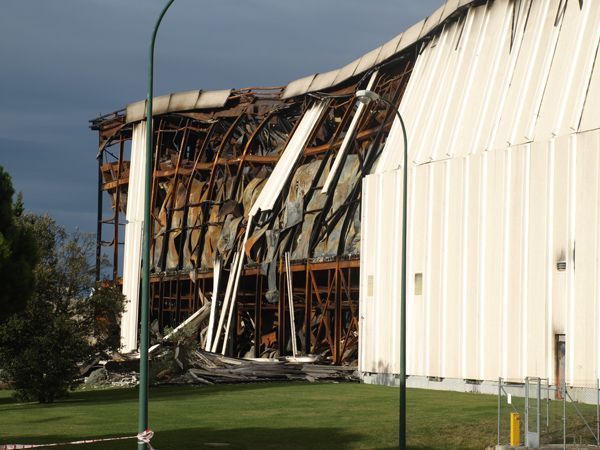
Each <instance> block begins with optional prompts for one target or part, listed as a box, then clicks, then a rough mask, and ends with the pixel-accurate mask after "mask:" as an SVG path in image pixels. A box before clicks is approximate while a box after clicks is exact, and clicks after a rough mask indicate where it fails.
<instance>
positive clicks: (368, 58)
mask: <svg viewBox="0 0 600 450" xmlns="http://www.w3.org/2000/svg"><path fill="white" fill-rule="evenodd" d="M380 52H381V47H378V48H376V49H375V50H371V51H370V52H369V53H367V54H366V55H364V56H363V57H362V58H360V61H359V63H358V66H357V67H356V70H355V71H354V75H358V74H359V73H363V72H366V71H367V70H369V69H370V68H371V67H373V66H375V64H376V63H377V57H378V56H379V53H380Z"/></svg>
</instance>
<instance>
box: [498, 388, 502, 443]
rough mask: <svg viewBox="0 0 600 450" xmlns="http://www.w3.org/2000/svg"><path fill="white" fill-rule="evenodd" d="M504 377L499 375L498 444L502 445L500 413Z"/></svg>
mask: <svg viewBox="0 0 600 450" xmlns="http://www.w3.org/2000/svg"><path fill="white" fill-rule="evenodd" d="M501 398H502V377H498V445H500V415H501V412H502V411H501V410H502V404H501Z"/></svg>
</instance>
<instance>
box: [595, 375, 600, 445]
mask: <svg viewBox="0 0 600 450" xmlns="http://www.w3.org/2000/svg"><path fill="white" fill-rule="evenodd" d="M596 445H600V380H598V378H596Z"/></svg>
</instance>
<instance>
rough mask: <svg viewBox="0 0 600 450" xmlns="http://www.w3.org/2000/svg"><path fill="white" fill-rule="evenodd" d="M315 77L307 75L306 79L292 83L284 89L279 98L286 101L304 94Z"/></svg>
mask: <svg viewBox="0 0 600 450" xmlns="http://www.w3.org/2000/svg"><path fill="white" fill-rule="evenodd" d="M315 76H316V75H309V76H307V77H304V78H300V79H298V80H295V81H292V82H291V83H289V84H288V85H287V86H286V87H285V90H284V91H283V95H282V96H281V98H283V99H286V98H290V97H295V96H296V95H302V94H306V93H307V92H308V88H309V87H310V84H311V83H312V81H313V79H314V78H315Z"/></svg>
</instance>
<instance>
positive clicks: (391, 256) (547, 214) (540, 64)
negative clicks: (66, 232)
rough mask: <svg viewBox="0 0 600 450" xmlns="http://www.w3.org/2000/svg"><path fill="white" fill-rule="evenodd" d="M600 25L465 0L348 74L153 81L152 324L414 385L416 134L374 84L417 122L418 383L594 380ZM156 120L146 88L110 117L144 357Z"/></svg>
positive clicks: (103, 171)
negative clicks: (191, 85) (214, 85)
mask: <svg viewBox="0 0 600 450" xmlns="http://www.w3.org/2000/svg"><path fill="white" fill-rule="evenodd" d="M599 40H600V3H599V2H596V1H594V0H579V1H575V0H495V1H492V0H488V1H485V0H477V1H469V0H448V1H447V2H446V4H445V5H443V6H442V7H441V8H440V9H438V10H437V11H436V12H435V13H433V14H432V15H431V16H429V17H428V18H427V19H425V20H423V21H422V22H420V23H418V24H416V25H414V26H413V27H411V28H409V29H408V30H406V31H404V32H403V33H401V34H400V35H398V36H397V37H395V38H394V39H392V40H391V41H389V42H387V43H386V44H384V45H383V46H381V47H379V48H377V49H375V50H373V51H371V52H369V53H367V54H366V55H364V56H362V57H360V58H358V59H357V60H355V61H353V62H351V63H350V64H348V65H347V66H345V67H343V68H341V69H339V70H333V71H330V72H326V73H320V74H316V75H311V76H308V77H304V78H301V79H299V80H296V81H293V82H291V83H289V84H288V85H286V86H283V87H269V88H247V89H238V90H223V91H191V92H181V93H175V94H170V95H165V96H161V97H156V98H155V99H154V108H153V116H154V118H155V120H154V135H153V136H154V137H153V145H152V148H153V157H154V159H153V160H154V166H153V179H152V202H151V204H152V218H153V221H152V249H151V254H152V256H151V260H152V265H151V272H152V275H151V280H150V282H151V293H150V296H151V298H150V302H151V303H150V311H151V318H152V320H154V321H155V324H156V325H157V327H158V328H160V329H164V328H167V327H169V328H174V327H176V326H178V325H179V324H181V323H183V322H185V321H186V320H189V318H190V317H193V316H194V315H198V314H199V313H202V319H203V322H202V326H201V329H200V338H201V345H202V346H203V347H204V348H205V349H208V350H212V351H216V352H221V353H223V354H230V355H234V356H242V357H243V356H251V357H272V356H283V355H291V354H296V353H298V354H303V355H320V356H321V357H323V358H325V359H329V360H331V361H332V362H334V363H336V364H344V363H348V364H351V363H356V362H358V364H359V370H360V372H361V373H362V375H363V378H364V379H365V381H368V382H376V383H386V384H390V383H394V380H395V378H396V377H397V374H398V373H399V324H400V317H399V314H400V308H399V302H400V298H399V291H400V289H399V286H400V280H401V276H402V273H401V271H400V255H401V241H400V230H401V226H402V223H401V217H402V216H401V211H402V206H403V205H402V200H401V195H400V192H401V190H402V177H401V168H402V167H403V164H404V161H402V152H403V147H402V145H403V144H402V133H401V127H400V123H399V121H398V119H397V118H396V114H395V113H396V111H394V109H393V108H388V107H387V106H385V105H382V104H378V103H374V102H373V103H370V104H368V105H364V104H361V103H359V102H358V101H357V99H356V97H355V92H356V91H357V90H358V89H369V90H372V91H375V92H376V93H378V94H379V95H380V96H382V97H384V98H386V99H389V100H390V101H391V102H392V103H393V104H394V105H398V108H399V111H400V112H401V114H402V115H403V117H404V120H405V122H406V126H407V132H408V133H407V134H408V147H409V161H408V164H409V167H408V169H409V185H408V188H409V189H408V191H409V199H408V204H407V207H408V230H409V234H408V238H409V244H408V248H407V251H408V271H407V274H408V276H407V285H408V294H409V295H408V304H407V319H408V320H407V323H408V327H407V333H408V358H407V363H408V373H409V375H410V379H409V384H410V383H411V381H410V380H414V381H412V382H413V383H415V384H418V383H422V384H423V383H425V384H426V383H430V380H432V379H435V380H437V381H440V380H454V381H452V383H454V384H452V383H447V384H446V386H448V387H450V386H455V385H457V384H456V382H458V384H460V383H467V382H469V383H471V382H473V380H475V381H479V382H481V381H486V380H496V379H497V378H498V377H500V376H502V377H505V378H508V379H511V380H523V379H524V378H525V377H526V376H541V377H544V378H549V379H550V380H551V382H552V383H558V382H559V381H562V380H565V379H566V380H568V381H569V382H570V383H580V382H583V381H586V380H592V379H595V378H597V377H598V375H599V372H600V334H598V333H597V329H598V327H597V326H596V323H597V321H598V320H599V319H600V289H598V288H597V287H598V286H600V284H598V281H597V280H598V276H599V275H600V266H599V263H598V259H599V258H598V255H599V254H600V239H598V236H599V230H598V223H599V221H598V214H599V211H600V187H599V186H600V184H599V183H598V169H599V168H600V156H599V152H600V131H599V129H600V68H599V66H600V64H596V61H597V56H598V42H599ZM144 118H145V102H144V101H142V102H138V103H134V104H131V105H129V106H127V108H126V109H124V110H120V111H117V112H115V113H112V114H108V115H105V116H102V117H99V118H97V119H94V120H92V121H91V127H92V129H94V130H97V131H98V133H99V153H98V162H99V180H98V189H99V195H98V253H97V256H98V274H99V273H100V269H99V267H100V260H101V257H102V254H103V253H104V254H108V255H110V259H111V264H112V280H113V281H114V282H119V283H122V285H123V291H124V293H125V294H126V296H127V299H128V304H127V309H126V313H125V315H124V317H123V321H122V344H123V348H124V350H126V351H132V350H134V349H135V348H136V347H137V330H138V316H137V305H138V302H139V284H140V281H139V280H140V262H141V230H142V220H143V183H144V179H143V178H144V158H145V122H144ZM107 197H108V198H109V199H110V208H111V211H112V214H111V216H110V217H108V218H106V217H104V213H103V211H104V203H103V202H105V199H106V198H107ZM576 241H577V244H578V245H577V249H578V251H577V271H576V270H575V268H576V266H575V242H576ZM121 274H122V277H121ZM565 355H566V356H565ZM419 380H421V381H419Z"/></svg>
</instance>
